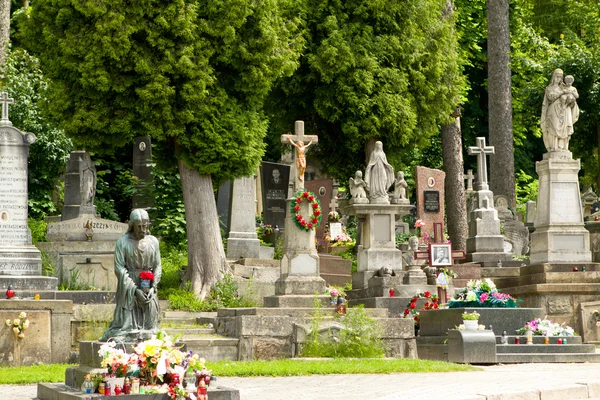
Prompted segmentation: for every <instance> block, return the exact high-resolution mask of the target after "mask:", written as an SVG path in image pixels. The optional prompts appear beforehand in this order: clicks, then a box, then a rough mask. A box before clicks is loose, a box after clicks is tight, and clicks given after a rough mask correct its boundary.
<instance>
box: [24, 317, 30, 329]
mask: <svg viewBox="0 0 600 400" xmlns="http://www.w3.org/2000/svg"><path fill="white" fill-rule="evenodd" d="M27 328H29V320H28V319H26V320H25V322H23V329H27Z"/></svg>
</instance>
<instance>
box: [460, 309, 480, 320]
mask: <svg viewBox="0 0 600 400" xmlns="http://www.w3.org/2000/svg"><path fill="white" fill-rule="evenodd" d="M480 316H481V315H480V314H479V313H478V312H477V311H473V312H465V313H462V319H463V320H464V321H479V317H480Z"/></svg>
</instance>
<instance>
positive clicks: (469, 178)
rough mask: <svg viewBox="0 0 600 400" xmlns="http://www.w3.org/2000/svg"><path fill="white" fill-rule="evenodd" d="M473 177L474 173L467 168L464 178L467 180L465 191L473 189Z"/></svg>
mask: <svg viewBox="0 0 600 400" xmlns="http://www.w3.org/2000/svg"><path fill="white" fill-rule="evenodd" d="M473 178H475V175H473V170H472V169H468V170H467V177H466V178H465V179H466V180H467V191H471V192H472V191H473Z"/></svg>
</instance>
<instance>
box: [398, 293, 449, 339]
mask: <svg viewBox="0 0 600 400" xmlns="http://www.w3.org/2000/svg"><path fill="white" fill-rule="evenodd" d="M419 299H425V304H424V305H423V308H421V311H423V310H437V309H439V308H440V305H439V303H440V298H439V297H438V296H437V295H435V294H432V293H431V292H424V293H423V292H419V293H417V294H416V295H415V296H413V298H412V299H410V303H408V304H407V305H406V308H405V309H404V314H403V318H412V319H413V320H414V322H415V334H416V333H417V332H418V331H419V328H420V326H421V317H420V312H419V311H417V300H419Z"/></svg>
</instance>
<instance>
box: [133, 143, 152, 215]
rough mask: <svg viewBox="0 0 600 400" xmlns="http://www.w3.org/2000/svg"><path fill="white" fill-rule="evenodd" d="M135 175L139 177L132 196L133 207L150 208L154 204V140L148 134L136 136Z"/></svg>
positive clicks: (134, 150) (134, 151)
mask: <svg viewBox="0 0 600 400" xmlns="http://www.w3.org/2000/svg"><path fill="white" fill-rule="evenodd" d="M133 175H134V176H135V177H137V178H138V183H137V184H136V186H135V188H136V190H135V192H134V193H133V196H132V203H133V208H144V209H148V208H151V207H153V206H154V198H153V197H152V196H151V195H150V191H149V190H148V189H149V187H151V185H152V141H151V138H150V137H148V136H138V137H136V138H135V144H134V146H133Z"/></svg>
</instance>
